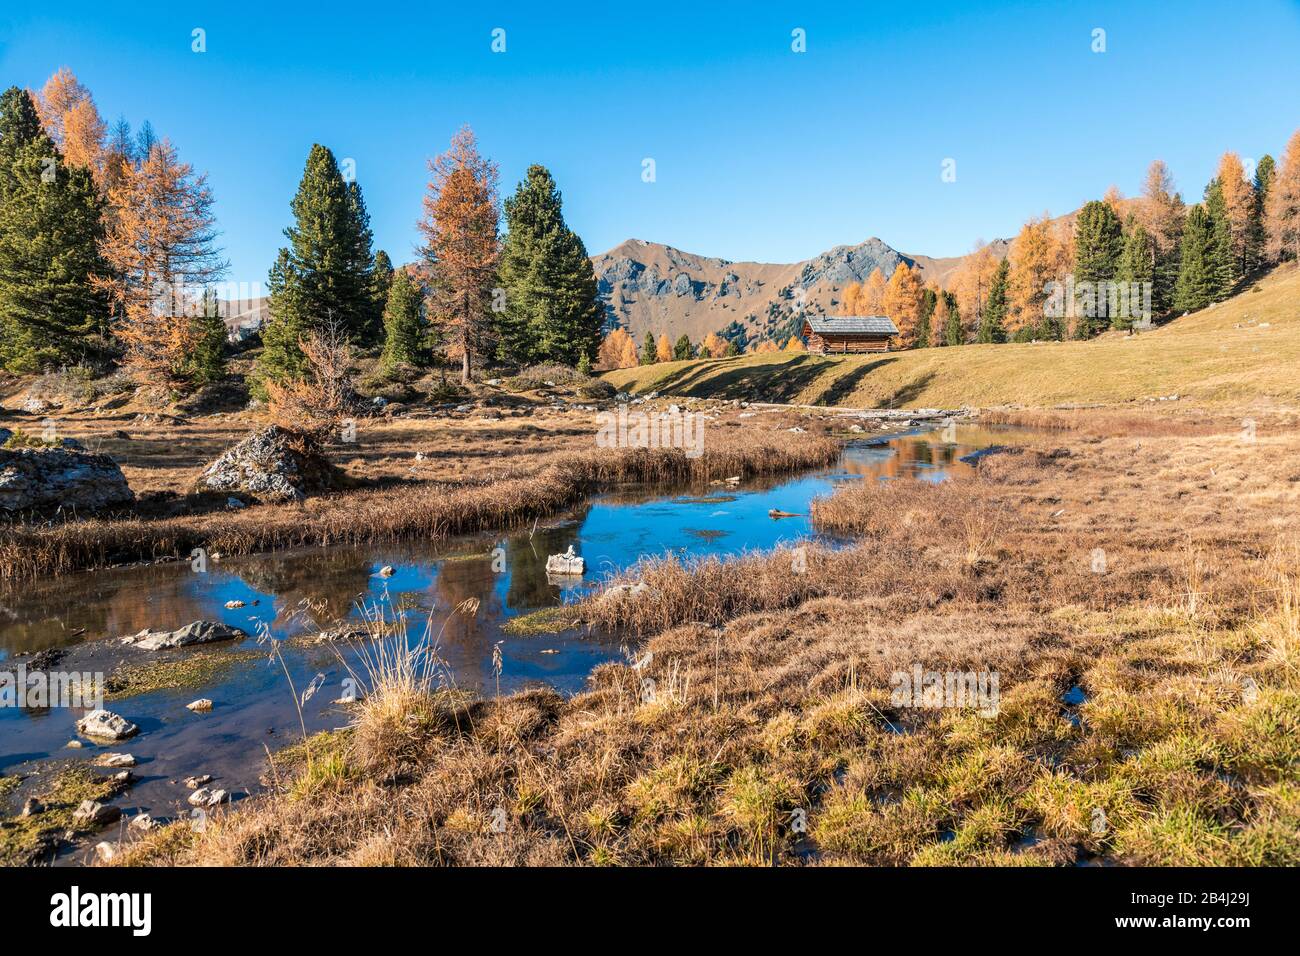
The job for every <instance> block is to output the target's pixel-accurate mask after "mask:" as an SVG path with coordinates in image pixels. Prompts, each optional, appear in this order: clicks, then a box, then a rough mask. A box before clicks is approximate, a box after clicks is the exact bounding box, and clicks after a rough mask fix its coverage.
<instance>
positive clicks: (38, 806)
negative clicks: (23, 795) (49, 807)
mask: <svg viewBox="0 0 1300 956" xmlns="http://www.w3.org/2000/svg"><path fill="white" fill-rule="evenodd" d="M44 812H45V804H43V803H41V801H39V800H37V799H36V798H35V797H28V798H27V799H26V800H24V801H23V812H22V814H21V816H24V817H34V816H36V815H37V814H38V813H44Z"/></svg>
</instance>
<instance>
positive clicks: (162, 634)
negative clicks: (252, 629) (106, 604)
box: [122, 621, 248, 651]
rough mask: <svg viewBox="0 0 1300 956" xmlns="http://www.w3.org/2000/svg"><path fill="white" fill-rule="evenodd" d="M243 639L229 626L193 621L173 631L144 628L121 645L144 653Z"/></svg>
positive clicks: (242, 633)
mask: <svg viewBox="0 0 1300 956" xmlns="http://www.w3.org/2000/svg"><path fill="white" fill-rule="evenodd" d="M245 637H248V635H247V634H245V633H244V632H243V631H241V630H240V629H239V628H237V627H231V626H230V625H229V624H221V623H219V622H217V621H195V622H193V623H192V624H186V625H185V626H184V627H182V628H178V629H177V630H175V631H151V630H149V629H148V628H146V629H145V630H143V631H141V632H140V633H139V634H133V635H132V636H131V637H124V638H122V643H123V644H131V645H133V646H135V647H138V648H140V649H141V650H145V651H161V650H170V649H171V648H173V647H188V646H189V645H191V644H212V643H215V642H216V641H232V640H235V639H236V638H240V639H242V638H245Z"/></svg>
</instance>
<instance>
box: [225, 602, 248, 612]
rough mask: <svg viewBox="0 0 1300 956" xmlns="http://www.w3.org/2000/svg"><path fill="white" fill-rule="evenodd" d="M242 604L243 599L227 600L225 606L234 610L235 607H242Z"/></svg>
mask: <svg viewBox="0 0 1300 956" xmlns="http://www.w3.org/2000/svg"><path fill="white" fill-rule="evenodd" d="M243 606H244V602H243V601H227V602H226V607H227V608H229V609H230V610H232V611H233V610H235V609H237V608H241V607H243Z"/></svg>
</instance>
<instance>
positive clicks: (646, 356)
mask: <svg viewBox="0 0 1300 956" xmlns="http://www.w3.org/2000/svg"><path fill="white" fill-rule="evenodd" d="M655 352H656V347H655V334H654V333H653V332H646V334H645V342H644V344H642V346H641V364H642V365H654V364H655V360H656V355H655Z"/></svg>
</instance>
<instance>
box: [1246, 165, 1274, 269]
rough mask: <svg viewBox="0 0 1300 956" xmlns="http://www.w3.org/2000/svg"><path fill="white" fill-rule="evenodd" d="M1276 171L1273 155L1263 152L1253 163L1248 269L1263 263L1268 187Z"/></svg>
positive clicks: (1266, 240) (1265, 244)
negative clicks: (1256, 161)
mask: <svg viewBox="0 0 1300 956" xmlns="http://www.w3.org/2000/svg"><path fill="white" fill-rule="evenodd" d="M1275 172H1276V164H1275V163H1274V162H1273V157H1272V156H1270V155H1268V154H1267V153H1265V154H1264V156H1263V157H1261V158H1260V161H1259V162H1258V163H1256V164H1255V181H1254V183H1253V184H1252V190H1251V192H1252V194H1253V195H1252V199H1253V202H1252V204H1251V210H1250V218H1251V222H1250V247H1249V256H1248V258H1249V266H1250V271H1251V272H1254V271H1256V270H1257V269H1259V267H1260V266H1261V265H1263V263H1264V258H1265V255H1266V253H1265V248H1266V246H1267V244H1268V226H1267V219H1266V215H1267V210H1268V189H1269V186H1270V185H1271V184H1272V182H1273V174H1274V173H1275Z"/></svg>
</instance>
